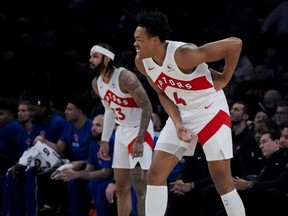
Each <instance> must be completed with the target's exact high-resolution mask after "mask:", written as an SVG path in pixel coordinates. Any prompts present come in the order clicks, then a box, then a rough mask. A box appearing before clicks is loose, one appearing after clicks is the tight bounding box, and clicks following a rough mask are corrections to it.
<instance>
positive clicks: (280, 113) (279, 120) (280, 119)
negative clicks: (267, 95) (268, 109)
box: [275, 103, 288, 130]
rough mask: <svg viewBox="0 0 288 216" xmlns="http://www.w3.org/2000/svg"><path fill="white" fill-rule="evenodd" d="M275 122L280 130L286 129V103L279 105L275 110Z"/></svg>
mask: <svg viewBox="0 0 288 216" xmlns="http://www.w3.org/2000/svg"><path fill="white" fill-rule="evenodd" d="M275 122H276V124H277V125H278V126H279V127H280V128H281V130H282V129H283V128H284V127H288V103H280V104H279V105H278V106H277V108H276V113H275Z"/></svg>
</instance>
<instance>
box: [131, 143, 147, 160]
mask: <svg viewBox="0 0 288 216" xmlns="http://www.w3.org/2000/svg"><path fill="white" fill-rule="evenodd" d="M143 150H144V146H143V142H137V141H136V142H135V143H134V145H133V148H132V152H131V155H132V158H133V159H134V158H137V157H142V156H143Z"/></svg>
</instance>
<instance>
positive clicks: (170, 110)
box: [158, 93, 182, 125]
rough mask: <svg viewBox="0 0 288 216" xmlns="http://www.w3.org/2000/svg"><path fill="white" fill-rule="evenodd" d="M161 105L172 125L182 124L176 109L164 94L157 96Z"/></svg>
mask: <svg viewBox="0 0 288 216" xmlns="http://www.w3.org/2000/svg"><path fill="white" fill-rule="evenodd" d="M158 96H159V100H160V103H161V105H162V106H163V108H164V110H165V111H166V113H167V114H168V116H169V117H170V118H171V119H172V121H173V123H174V124H175V125H176V124H178V123H182V120H181V116H180V112H179V110H178V107H177V106H176V105H175V104H174V103H173V101H171V100H170V99H169V98H168V97H167V96H166V95H165V94H164V93H163V94H158Z"/></svg>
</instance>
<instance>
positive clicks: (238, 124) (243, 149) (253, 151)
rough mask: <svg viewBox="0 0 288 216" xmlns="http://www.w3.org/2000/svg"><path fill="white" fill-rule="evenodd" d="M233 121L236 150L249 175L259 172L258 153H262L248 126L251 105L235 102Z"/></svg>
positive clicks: (231, 111) (233, 137)
mask: <svg viewBox="0 0 288 216" xmlns="http://www.w3.org/2000/svg"><path fill="white" fill-rule="evenodd" d="M230 115H231V123H232V140H233V146H234V148H235V150H236V151H237V152H238V154H239V155H240V157H241V159H242V160H243V163H244V167H245V172H246V174H247V175H251V174H255V173H258V170H257V167H258V164H257V162H258V160H257V158H258V155H261V154H260V152H259V148H258V146H257V144H256V142H255V139H254V136H253V133H252V132H251V131H250V130H249V128H248V126H247V120H248V119H249V115H250V114H249V107H248V104H246V103H245V102H243V101H238V102H235V103H234V104H233V106H232V109H231V110H230Z"/></svg>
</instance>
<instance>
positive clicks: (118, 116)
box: [112, 108, 125, 120]
mask: <svg viewBox="0 0 288 216" xmlns="http://www.w3.org/2000/svg"><path fill="white" fill-rule="evenodd" d="M112 111H113V113H114V116H115V118H116V119H117V120H124V119H125V114H124V113H122V111H121V108H115V109H114V108H112Z"/></svg>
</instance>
